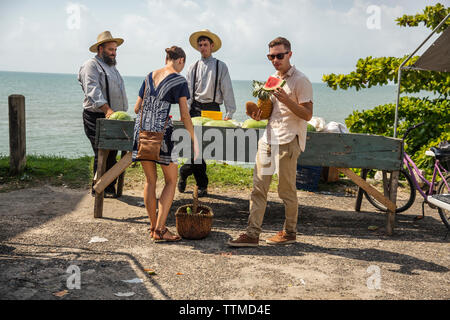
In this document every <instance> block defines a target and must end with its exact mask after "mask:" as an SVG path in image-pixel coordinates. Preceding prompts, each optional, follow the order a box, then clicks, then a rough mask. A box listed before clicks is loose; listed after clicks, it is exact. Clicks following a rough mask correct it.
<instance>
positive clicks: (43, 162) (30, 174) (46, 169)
mask: <svg viewBox="0 0 450 320" xmlns="http://www.w3.org/2000/svg"><path fill="white" fill-rule="evenodd" d="M92 163H93V157H89V156H84V157H81V158H78V159H67V158H64V157H58V156H40V155H29V156H27V163H26V166H25V170H24V172H23V173H22V174H20V175H11V174H10V172H9V171H10V168H9V156H6V157H5V156H3V157H0V192H7V191H11V190H15V189H22V188H27V187H34V186H38V185H41V184H50V185H55V186H62V185H65V186H67V187H69V188H87V187H89V185H90V181H91V179H92Z"/></svg>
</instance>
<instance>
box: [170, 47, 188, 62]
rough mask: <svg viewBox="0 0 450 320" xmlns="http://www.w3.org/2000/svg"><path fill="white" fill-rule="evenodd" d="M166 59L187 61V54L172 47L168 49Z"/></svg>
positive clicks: (178, 48)
mask: <svg viewBox="0 0 450 320" xmlns="http://www.w3.org/2000/svg"><path fill="white" fill-rule="evenodd" d="M166 53H167V55H166V59H167V60H177V59H180V58H183V59H185V60H186V53H184V51H183V49H181V48H180V47H177V46H171V47H170V48H167V49H166Z"/></svg>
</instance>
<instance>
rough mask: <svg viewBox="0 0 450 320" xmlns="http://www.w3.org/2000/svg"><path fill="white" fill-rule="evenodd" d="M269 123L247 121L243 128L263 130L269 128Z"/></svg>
mask: <svg viewBox="0 0 450 320" xmlns="http://www.w3.org/2000/svg"><path fill="white" fill-rule="evenodd" d="M267 122H268V121H267V120H261V121H256V120H253V119H247V120H245V121H244V123H243V124H242V128H254V129H262V128H265V127H266V126H267Z"/></svg>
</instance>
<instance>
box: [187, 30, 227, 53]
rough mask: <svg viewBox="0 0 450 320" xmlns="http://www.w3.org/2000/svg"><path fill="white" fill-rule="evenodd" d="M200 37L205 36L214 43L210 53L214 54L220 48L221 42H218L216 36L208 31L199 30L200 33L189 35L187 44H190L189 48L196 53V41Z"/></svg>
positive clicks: (218, 39)
mask: <svg viewBox="0 0 450 320" xmlns="http://www.w3.org/2000/svg"><path fill="white" fill-rule="evenodd" d="M201 36H205V37H208V38H210V39H211V40H212V41H213V43H214V48H213V50H212V52H216V51H218V50H219V49H220V48H221V47H222V41H221V40H220V38H219V36H217V35H216V34H214V33H212V32H211V31H209V30H201V31H197V32H194V33H193V34H191V36H190V37H189V42H190V44H191V46H192V47H193V48H194V49H195V50H197V51H198V43H197V40H198V38H200V37H201Z"/></svg>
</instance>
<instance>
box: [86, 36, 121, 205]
mask: <svg viewBox="0 0 450 320" xmlns="http://www.w3.org/2000/svg"><path fill="white" fill-rule="evenodd" d="M123 41H124V40H123V39H121V38H113V37H112V35H111V33H110V32H109V31H104V32H102V33H100V34H99V35H98V37H97V42H96V43H95V44H93V45H92V46H91V47H90V48H89V51H91V52H93V53H97V55H96V56H95V57H93V58H91V59H89V60H88V61H86V62H85V63H84V64H83V65H82V66H81V68H80V71H79V74H78V81H79V82H80V85H81V88H82V90H83V93H84V101H83V124H84V132H85V133H86V136H87V137H88V139H89V141H90V142H91V145H92V150H93V151H94V155H95V157H94V175H95V172H96V171H97V160H98V149H97V148H96V147H95V132H96V121H97V119H99V118H109V117H110V116H111V114H113V113H114V112H115V111H127V110H128V99H127V95H126V92H125V85H124V82H123V79H122V76H121V75H120V73H119V71H118V70H117V69H116V67H115V66H116V56H117V47H118V46H120V45H121V44H122V43H123ZM116 155H117V151H110V152H109V154H108V158H107V160H106V170H108V169H110V168H112V167H113V166H114V164H116ZM115 182H116V180H114V181H113V182H112V183H111V184H110V185H109V186H107V187H106V189H105V193H104V195H105V197H106V198H115V197H117V193H116V189H115ZM91 193H92V195H95V192H94V189H92V190H91Z"/></svg>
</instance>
